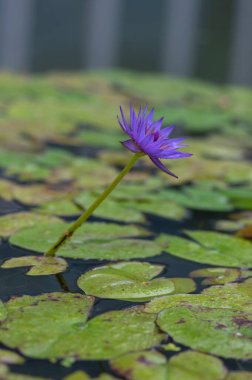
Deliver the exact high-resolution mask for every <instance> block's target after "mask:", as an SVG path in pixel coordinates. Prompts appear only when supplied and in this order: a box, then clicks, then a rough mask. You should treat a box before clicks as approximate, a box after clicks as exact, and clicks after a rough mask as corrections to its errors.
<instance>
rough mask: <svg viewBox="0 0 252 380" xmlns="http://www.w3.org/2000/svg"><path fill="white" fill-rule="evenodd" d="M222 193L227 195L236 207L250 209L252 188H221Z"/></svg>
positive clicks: (251, 205) (251, 208)
mask: <svg viewBox="0 0 252 380" xmlns="http://www.w3.org/2000/svg"><path fill="white" fill-rule="evenodd" d="M222 193H223V194H224V195H226V196H227V197H229V199H230V200H231V202H232V204H233V205H234V206H235V207H236V208H242V209H247V210H252V188H251V187H250V188H247V187H237V188H229V189H223V190H222Z"/></svg>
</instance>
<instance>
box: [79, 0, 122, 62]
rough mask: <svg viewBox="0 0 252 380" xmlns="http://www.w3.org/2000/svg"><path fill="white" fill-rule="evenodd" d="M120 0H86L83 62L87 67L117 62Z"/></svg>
mask: <svg viewBox="0 0 252 380" xmlns="http://www.w3.org/2000/svg"><path fill="white" fill-rule="evenodd" d="M121 9H122V0H88V4H87V14H86V16H87V17H86V25H85V27H84V33H85V35H84V40H85V41H84V42H85V43H84V48H83V63H84V65H85V66H87V67H88V68H103V67H113V66H115V65H116V63H117V57H118V42H119V36H120V16H121Z"/></svg>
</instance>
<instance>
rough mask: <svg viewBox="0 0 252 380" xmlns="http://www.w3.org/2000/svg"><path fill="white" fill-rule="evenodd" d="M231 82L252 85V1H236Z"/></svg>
mask: <svg viewBox="0 0 252 380" xmlns="http://www.w3.org/2000/svg"><path fill="white" fill-rule="evenodd" d="M234 15H235V20H234V34H233V46H232V48H231V57H230V62H231V65H230V73H229V78H230V81H231V82H233V83H237V84H243V85H250V84H252V1H251V0H236V7H235V10H234Z"/></svg>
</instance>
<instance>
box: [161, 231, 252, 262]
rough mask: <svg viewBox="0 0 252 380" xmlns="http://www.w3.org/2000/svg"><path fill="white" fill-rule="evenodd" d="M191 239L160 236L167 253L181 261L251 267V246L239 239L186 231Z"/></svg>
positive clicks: (210, 233) (205, 232)
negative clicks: (165, 243)
mask: <svg viewBox="0 0 252 380" xmlns="http://www.w3.org/2000/svg"><path fill="white" fill-rule="evenodd" d="M186 234H187V235H188V236H189V237H190V238H191V239H193V241H192V240H188V239H184V238H181V237H177V236H171V235H165V234H163V235H161V236H160V237H159V239H158V241H159V242H162V243H164V242H165V241H166V242H167V245H168V247H167V248H166V250H167V252H169V253H171V254H172V255H174V256H177V257H181V258H183V259H187V260H191V261H196V262H199V263H207V264H212V265H221V266H230V267H251V266H252V244H251V243H250V242H248V241H245V240H243V239H241V238H237V237H234V236H229V235H226V234H224V233H219V232H213V231H186Z"/></svg>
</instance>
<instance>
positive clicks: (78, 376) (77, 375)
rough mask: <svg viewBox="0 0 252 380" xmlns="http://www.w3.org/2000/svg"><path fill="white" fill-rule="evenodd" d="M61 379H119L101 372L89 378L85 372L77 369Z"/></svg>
mask: <svg viewBox="0 0 252 380" xmlns="http://www.w3.org/2000/svg"><path fill="white" fill-rule="evenodd" d="M63 380H119V379H118V378H117V377H114V376H112V375H109V374H107V373H102V374H100V375H99V376H98V377H95V378H94V377H92V378H91V377H90V376H89V375H88V374H87V373H86V372H84V371H81V370H79V371H75V372H73V373H71V374H70V375H68V376H66V377H64V379H63Z"/></svg>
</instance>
